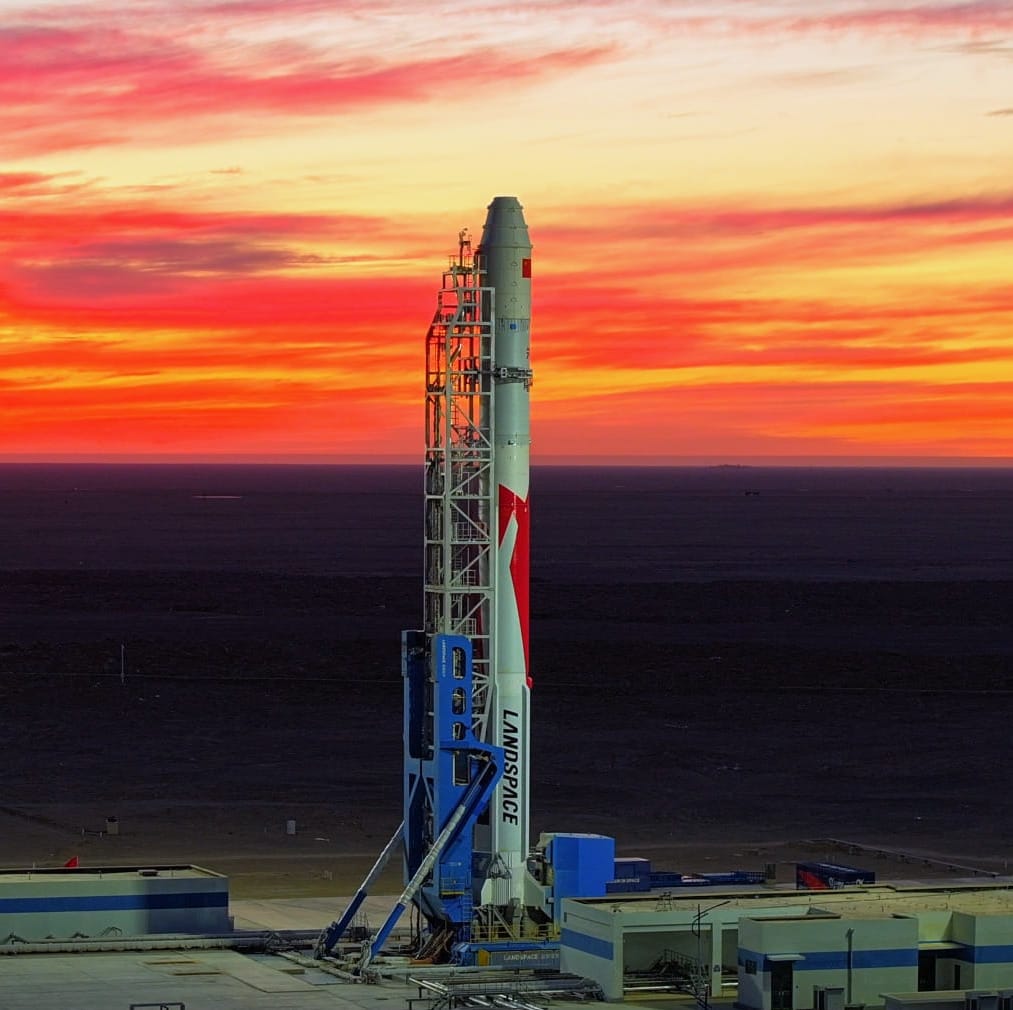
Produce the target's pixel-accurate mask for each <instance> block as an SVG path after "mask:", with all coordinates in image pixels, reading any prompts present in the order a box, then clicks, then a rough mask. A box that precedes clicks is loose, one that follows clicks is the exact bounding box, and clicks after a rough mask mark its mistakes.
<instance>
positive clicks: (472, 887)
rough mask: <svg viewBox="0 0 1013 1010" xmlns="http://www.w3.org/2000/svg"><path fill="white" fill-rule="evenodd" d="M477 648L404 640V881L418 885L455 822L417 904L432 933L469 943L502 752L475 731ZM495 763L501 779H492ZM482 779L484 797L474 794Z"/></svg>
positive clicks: (411, 635)
mask: <svg viewBox="0 0 1013 1010" xmlns="http://www.w3.org/2000/svg"><path fill="white" fill-rule="evenodd" d="M471 659H472V651H471V642H470V641H469V640H468V639H467V638H465V637H463V636H460V635H435V636H433V638H432V640H431V645H430V643H429V641H428V639H427V637H426V635H425V634H424V633H423V632H420V631H406V632H404V633H403V634H402V673H403V676H404V692H405V694H404V854H405V855H404V859H405V864H404V879H405V881H406V883H407V882H408V881H409V880H411V879H412V877H413V876H414V875H415V873H416V871H417V870H418V869H419V867H420V866H421V865H422V862H423V860H424V859H425V858H426V856H427V855H428V854H429V852H430V850H431V849H432V847H433V844H434V842H435V840H436V838H437V836H438V835H439V834H440V832H441V831H442V829H443V827H444V826H445V825H446V824H447V823H448V821H449V820H450V818H451V816H452V815H453V814H454V813H455V811H456V810H457V809H458V808H459V807H460V806H461V804H462V802H465V801H466V800H467V804H468V809H467V810H466V811H465V816H464V818H463V819H462V821H461V823H460V825H459V827H458V829H457V830H456V831H455V832H454V834H453V835H452V836H451V838H450V839H449V841H447V842H446V844H445V845H444V847H443V851H442V852H440V853H439V855H438V858H437V860H436V862H435V865H434V866H433V869H432V871H431V873H430V874H428V875H427V877H426V879H425V880H424V881H423V884H422V886H421V887H420V888H419V889H418V891H417V892H416V893H415V894H414V897H413V900H414V903H415V904H416V905H417V906H418V908H419V910H420V911H421V912H422V915H423V916H424V917H425V918H426V920H427V921H428V923H429V925H430V928H432V929H449V930H451V931H452V932H453V936H454V939H455V940H456V941H463V940H468V939H470V936H471V920H472V909H473V908H474V905H475V904H476V903H477V902H478V901H479V900H480V892H481V887H482V883H483V877H482V873H481V870H482V868H483V866H484V865H485V864H486V862H487V859H483V855H482V854H481V853H475V851H474V841H473V839H474V826H475V822H476V820H477V819H478V817H479V816H480V815H481V814H482V812H483V811H484V810H485V809H486V807H487V806H488V803H489V799H490V797H491V796H492V792H493V790H494V789H495V787H496V784H497V783H498V781H499V778H500V776H501V775H502V769H503V749H502V748H501V747H495V746H492V745H490V744H485V743H482V742H481V741H479V740H478V739H477V738H476V737H475V735H474V733H473V732H472V728H471V726H472V666H471ZM490 763H492V764H493V765H494V766H495V768H496V769H497V772H496V774H495V775H492V776H489V775H487V774H486V772H487V769H488V766H489V764H490ZM480 775H482V776H483V777H485V779H486V781H485V783H484V787H483V788H482V789H481V790H469V787H470V786H471V785H472V783H473V782H475V780H476V779H477V778H478V777H479V776H480Z"/></svg>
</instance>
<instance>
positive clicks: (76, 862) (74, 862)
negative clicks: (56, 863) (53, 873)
mask: <svg viewBox="0 0 1013 1010" xmlns="http://www.w3.org/2000/svg"><path fill="white" fill-rule="evenodd" d="M63 865H64V867H65V868H66V869H70V870H76V869H77V868H78V867H79V866H80V865H81V860H80V859H78V858H77V856H71V857H70V859H68V860H67V862H65V863H64V864H63Z"/></svg>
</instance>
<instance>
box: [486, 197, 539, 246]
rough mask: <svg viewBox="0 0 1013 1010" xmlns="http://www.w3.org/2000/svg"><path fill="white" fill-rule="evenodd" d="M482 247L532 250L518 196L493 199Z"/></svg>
mask: <svg viewBox="0 0 1013 1010" xmlns="http://www.w3.org/2000/svg"><path fill="white" fill-rule="evenodd" d="M480 245H481V248H483V249H488V248H489V247H490V246H494V245H495V246H516V247H521V248H530V246H531V239H530V237H529V236H528V226H527V223H526V222H525V220H524V208H523V207H522V206H521V202H520V200H518V199H517V197H516V196H497V197H493V201H492V203H490V204H489V207H488V213H487V214H486V217H485V227H484V228H483V229H482V241H481V243H480Z"/></svg>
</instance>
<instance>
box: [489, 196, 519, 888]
mask: <svg viewBox="0 0 1013 1010" xmlns="http://www.w3.org/2000/svg"><path fill="white" fill-rule="evenodd" d="M478 252H479V255H480V256H481V260H480V263H481V268H482V273H483V284H484V285H485V286H487V287H492V288H494V289H495V335H494V368H493V375H494V390H495V395H494V399H493V420H494V429H493V430H494V436H495V442H494V445H495V455H494V465H493V479H494V481H495V484H496V495H495V499H494V501H495V505H496V510H497V516H496V520H497V522H496V528H497V531H498V549H497V552H496V558H497V561H496V576H495V583H494V585H495V590H496V592H495V622H496V623H495V629H496V630H495V645H494V654H493V664H494V665H493V678H492V697H491V709H490V718H489V732H490V737H491V739H490V742H492V743H495V744H497V745H499V746H500V747H502V748H503V750H504V752H505V757H504V771H503V778H502V780H501V781H500V784H499V786H498V787H497V788H496V791H495V793H494V794H493V798H492V801H491V803H490V805H489V830H490V848H491V851H492V853H493V856H494V863H496V864H498V872H497V868H496V867H495V866H494V873H493V877H492V881H491V884H492V885H493V886H492V887H491V889H490V891H491V893H488V894H486V895H484V897H485V898H486V900H491V901H492V902H493V903H494V904H496V905H505V904H508V903H510V902H512V901H516V902H517V903H518V904H520V903H522V902H523V895H524V865H525V860H526V858H527V855H528V837H529V836H528V807H529V778H530V776H529V753H530V749H529V742H530V696H531V677H530V665H529V662H530V660H529V646H530V638H529V611H530V604H529V543H530V515H529V510H528V491H529V477H530V451H531V407H530V398H531V397H530V390H531V239H530V238H529V236H528V228H527V225H526V224H525V222H524V213H523V210H522V208H521V205H520V202H519V201H518V200H517V198H516V197H504V196H499V197H496V198H495V199H494V200H493V201H492V203H491V204H489V208H488V215H487V217H486V222H485V227H484V229H483V231H482V239H481V243H480V245H479V248H478Z"/></svg>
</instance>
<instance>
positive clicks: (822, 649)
mask: <svg viewBox="0 0 1013 1010" xmlns="http://www.w3.org/2000/svg"><path fill="white" fill-rule="evenodd" d="M420 483H421V474H420V469H419V468H416V467H375V468H340V467H330V468H328V467H312V466H307V467H302V466H297V467H267V466H265V467H248V466H233V467H215V466H204V467H200V466H163V467H100V466H80V467H68V466H55V465H54V466H29V465H21V466H4V467H0V712H2V719H3V732H2V733H0V761H2V768H3V775H2V779H0V782H2V785H0V865H7V866H18V865H26V864H31V863H37V864H39V865H53V864H57V863H59V862H62V861H63V860H64V859H66V858H68V857H69V856H70V855H74V854H79V855H80V856H81V858H82V860H83V861H86V862H92V863H117V862H127V863H135V862H138V861H140V862H158V861H187V862H198V863H204V864H205V865H211V866H213V867H215V868H218V869H221V870H223V871H225V872H228V873H229V875H230V877H232V880H233V891H234V893H239V894H272V893H308V892H315V893H348V892H349V889H350V887H351V886H353V885H354V883H357V881H356V880H355V878H356V876H357V875H359V874H361V872H363V870H364V869H365V868H367V866H368V864H369V863H370V862H371V861H372V858H373V857H374V856H375V854H376V853H377V852H378V850H379V848H380V846H381V845H382V843H383V841H385V840H386V836H388V835H389V834H390V833H391V832H392V831H393V830H394V828H395V827H396V825H397V822H398V820H399V802H400V747H401V725H400V720H401V685H400V670H399V648H400V631H401V629H402V628H405V627H414V626H416V624H417V622H418V620H419V616H420V611H421V578H420V570H421V545H420V527H421V509H422V505H421V494H420ZM532 503H533V504H532V510H533V516H534V525H533V546H532V573H533V584H532V655H533V667H534V670H533V674H534V681H535V689H534V690H535V694H534V699H533V713H534V714H533V726H532V732H533V740H532V760H533V773H532V774H533V785H532V788H533V802H532V811H533V825H534V829H535V831H540V830H567V831H600V832H605V833H609V834H614V835H615V836H616V837H617V839H618V841H619V847H620V850H621V851H624V852H628V853H631V854H632V853H639V854H644V855H653V856H654V857H655V860H656V862H657V863H658V865H665V866H666V868H670V869H684V870H688V869H704V868H709V867H713V868H719V869H725V868H731V867H732V866H733V865H744V866H749V867H756V866H760V865H762V862H763V861H765V860H767V859H770V858H778V856H779V855H780V854H781V853H783V852H787V851H788V850H789V849H793V850H798V851H806V849H807V846H808V848H809V849H811V850H812V852H813V853H818V854H820V855H825V854H827V852H828V850H827V848H826V846H825V844H823V843H820V844H812V845H809V844H808V843H807V842H806V841H805V840H808V839H823V838H828V837H834V838H846V839H852V840H857V841H862V842H868V843H870V844H874V845H881V846H889V847H896V848H904V849H907V850H912V851H917V852H925V853H939V854H946V855H947V856H948V857H950V858H952V859H955V860H960V861H962V862H969V863H975V864H983V865H988V866H994V867H998V868H1002V866H1003V861H1004V860H1005V858H1006V856H1007V855H1008V854H1009V851H1010V849H1011V848H1013V844H1011V843H1013V807H1011V801H1010V796H1011V794H1013V760H1011V756H1010V755H1011V753H1013V746H1011V743H1010V726H1011V723H1013V621H1011V615H1013V470H974V469H951V470H886V469H880V470H876V469H868V470H857V469H856V470H832V469H827V470H819V469H777V468H752V467H742V468H740V467H727V468H721V467H719V468H705V467H701V468H672V469H661V468H659V469H615V468H613V469H610V468H596V469H580V468H577V469H562V468H560V469H554V468H553V469H536V471H535V473H534V474H533V495H532ZM121 647H122V670H121ZM110 816H115V817H117V818H118V823H119V826H120V829H121V831H120V834H119V835H116V836H110V835H106V834H102V833H101V832H102V830H103V829H104V828H105V827H106V818H107V817H110ZM288 818H294V819H295V820H296V822H297V825H298V832H297V834H296V835H295V836H294V837H290V836H287V835H286V833H285V822H286V820H287V819H288ZM838 857H839V853H838ZM707 859H710V860H712V862H710V863H706V864H704V863H703V862H702V861H703V860H707ZM688 863H691V864H692V865H687V864H688Z"/></svg>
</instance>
